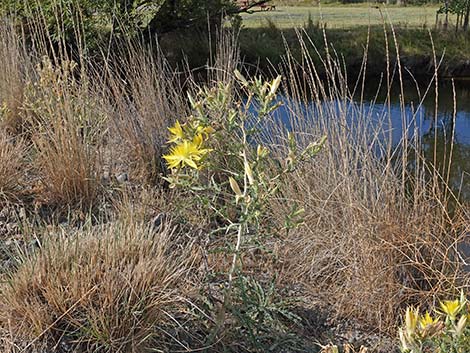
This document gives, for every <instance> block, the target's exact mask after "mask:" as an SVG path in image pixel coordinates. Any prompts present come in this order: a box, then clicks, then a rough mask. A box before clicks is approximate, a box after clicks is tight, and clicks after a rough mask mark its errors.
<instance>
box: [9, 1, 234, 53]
mask: <svg viewBox="0 0 470 353" xmlns="http://www.w3.org/2000/svg"><path fill="white" fill-rule="evenodd" d="M234 9H235V7H234V3H233V1H231V0H181V1H176V0H148V1H145V0H139V1H138V0H119V1H116V0H103V1H92V0H25V1H15V0H5V1H2V2H1V3H0V15H5V14H9V15H12V16H14V17H15V18H16V20H17V21H18V22H20V23H22V24H26V25H31V24H32V23H33V22H37V21H38V19H39V20H40V21H41V22H39V23H40V24H41V25H42V22H44V24H45V25H46V27H47V30H48V33H49V34H50V35H51V37H52V39H53V40H54V41H59V40H65V41H66V42H67V43H69V44H73V43H75V41H77V37H78V35H79V36H81V39H85V42H86V43H87V45H89V46H90V45H93V44H97V43H96V42H97V41H98V40H99V38H100V36H102V35H103V34H106V33H108V32H109V31H112V33H113V35H119V34H120V33H121V34H124V35H126V36H128V35H135V34H137V33H139V32H142V33H144V34H146V35H147V34H151V35H152V34H156V33H165V32H169V31H173V30H176V29H180V28H187V27H199V28H207V21H208V20H210V21H215V22H220V20H221V19H222V17H223V16H224V15H225V14H227V13H228V12H233V10H234Z"/></svg>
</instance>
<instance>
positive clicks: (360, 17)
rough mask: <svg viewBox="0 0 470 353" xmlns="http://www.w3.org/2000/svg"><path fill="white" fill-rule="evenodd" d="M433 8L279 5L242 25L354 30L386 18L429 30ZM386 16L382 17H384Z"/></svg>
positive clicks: (245, 17)
mask: <svg viewBox="0 0 470 353" xmlns="http://www.w3.org/2000/svg"><path fill="white" fill-rule="evenodd" d="M437 9H438V7H434V6H419V7H418V6H409V7H387V8H386V9H385V8H383V7H381V10H380V9H379V7H378V6H375V5H367V4H366V5H353V6H338V5H336V6H335V5H328V6H322V7H319V6H277V7H276V10H274V11H259V12H255V13H252V14H243V24H244V25H245V26H246V27H248V28H256V27H262V26H265V25H266V24H267V22H268V20H272V21H273V22H274V23H275V24H276V26H278V27H281V28H289V27H299V26H303V25H304V24H306V23H307V22H308V19H309V16H310V18H311V19H312V21H313V23H315V24H316V23H324V24H326V26H327V27H329V28H351V27H355V26H367V25H369V24H370V25H377V24H381V23H383V19H382V18H385V20H386V21H387V22H391V23H393V24H395V25H401V26H410V27H430V26H433V25H434V23H435V20H436V11H437ZM382 14H383V17H382Z"/></svg>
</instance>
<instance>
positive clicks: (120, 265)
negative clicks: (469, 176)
mask: <svg viewBox="0 0 470 353" xmlns="http://www.w3.org/2000/svg"><path fill="white" fill-rule="evenodd" d="M37 40H39V39H37ZM232 40H233V39H232V38H231V37H230V36H227V37H224V38H223V39H221V44H220V46H219V51H218V53H217V59H216V60H214V62H215V64H214V66H215V67H212V68H211V69H209V75H208V76H210V77H211V78H212V79H213V80H218V81H223V82H231V81H233V80H234V79H233V77H232V72H233V70H234V69H235V68H236V67H237V66H238V65H239V62H238V56H237V50H236V46H235V45H234V42H231V41H232ZM24 45H25V44H23V43H22V41H21V38H20V36H19V35H18V34H17V33H16V32H15V30H14V28H13V27H12V26H9V25H8V24H2V25H0V104H3V108H2V111H1V114H2V115H0V117H1V126H2V127H1V129H2V130H1V131H0V193H1V194H2V200H3V196H6V198H8V200H9V201H12V200H14V201H15V203H14V205H13V207H14V208H15V207H16V208H18V207H22V208H23V209H24V210H25V211H24V212H25V214H27V216H28V217H29V218H28V221H26V220H23V222H29V224H28V226H23V227H22V228H21V231H20V235H21V236H20V240H19V241H18V242H17V243H15V244H17V245H16V248H15V249H14V251H11V252H8V254H10V255H9V256H10V258H9V261H13V262H14V264H15V265H14V266H12V267H10V268H9V270H8V272H5V273H3V274H2V276H0V278H6V279H7V280H5V281H4V282H2V283H1V284H0V286H1V287H0V333H1V338H2V340H1V341H0V342H1V343H0V344H3V347H2V351H5V352H27V351H33V350H32V349H33V348H34V349H37V351H40V352H42V351H43V352H46V351H48V352H49V351H58V352H59V351H60V352H72V351H74V352H94V351H105V352H145V351H152V350H153V351H191V349H197V350H206V351H214V352H220V351H265V349H266V350H267V349H268V348H267V347H271V348H272V350H273V351H282V352H285V351H287V350H288V349H290V350H292V351H299V350H300V349H304V351H315V347H316V345H315V342H314V341H317V340H322V339H326V338H325V337H323V336H322V334H323V332H320V330H319V329H318V328H312V326H309V324H311V322H310V323H309V318H307V317H304V316H302V313H303V312H306V311H307V310H310V311H313V312H315V311H321V310H325V306H326V307H327V308H328V309H327V313H326V314H327V315H328V316H330V317H335V318H337V320H339V321H341V320H346V319H347V320H348V321H352V322H355V323H359V324H360V327H361V328H362V330H363V331H364V332H375V333H377V332H379V333H380V334H382V335H383V336H384V337H387V336H388V337H394V335H395V329H396V324H397V321H398V320H399V314H400V313H401V310H402V309H403V307H404V306H406V305H407V304H420V305H422V306H425V305H426V304H427V303H431V302H433V301H435V300H436V298H438V297H439V296H441V295H443V294H450V293H455V292H456V291H457V290H458V289H459V288H466V286H467V285H468V274H467V273H466V272H464V271H463V264H464V263H463V261H462V259H461V258H460V257H459V256H458V255H459V254H458V251H457V250H458V246H459V245H460V244H461V243H462V242H463V241H464V237H465V235H466V234H467V233H468V231H469V227H470V222H469V219H468V214H467V213H466V212H467V211H466V209H465V208H464V207H463V206H462V205H461V204H460V203H459V202H458V201H457V200H455V199H453V197H452V194H451V193H450V192H449V191H448V190H447V189H446V185H445V183H443V182H442V180H441V179H442V178H440V176H439V175H440V174H439V173H438V172H437V171H434V170H433V169H432V168H431V167H430V166H429V164H428V163H427V162H426V161H424V160H423V158H422V153H421V149H420V141H419V138H415V139H413V140H411V141H408V140H406V141H405V140H403V141H402V143H401V144H400V145H399V146H392V145H391V141H389V140H388V139H387V136H388V132H387V121H388V118H387V112H384V115H383V116H382V117H380V118H379V121H378V122H377V121H376V122H374V123H372V122H371V121H372V119H371V117H370V116H368V115H367V114H365V113H364V110H363V109H362V107H361V106H360V105H359V106H351V104H350V102H351V96H352V94H353V93H352V92H351V91H350V88H349V87H348V84H347V80H346V78H345V77H343V76H342V72H341V70H340V69H339V66H338V65H337V62H336V61H335V60H333V59H332V58H326V61H325V68H326V72H327V73H328V76H327V77H326V78H320V77H318V76H317V74H316V72H317V71H316V68H315V67H313V66H312V60H311V58H310V57H309V56H308V54H305V60H304V66H303V68H302V70H303V71H302V72H301V71H300V70H297V68H296V66H295V65H294V64H293V63H292V64H288V65H285V66H284V71H283V73H284V74H283V77H284V82H283V87H284V93H285V95H287V96H290V97H292V98H295V99H296V100H295V101H288V102H287V103H286V106H287V107H286V108H287V111H288V112H289V116H290V119H291V122H290V125H291V126H292V127H293V130H294V131H295V137H296V139H297V141H298V143H299V145H307V144H308V143H309V142H311V141H312V140H315V139H317V138H318V137H319V136H322V135H325V134H326V135H327V136H328V140H327V141H328V142H327V143H326V145H325V146H324V148H323V150H322V151H321V152H320V154H319V155H318V156H317V157H315V158H313V159H312V160H310V161H308V162H307V163H305V164H303V165H302V166H301V167H300V168H299V169H298V170H297V171H295V172H294V173H293V174H290V175H289V176H288V179H279V180H281V182H279V194H277V196H276V197H275V198H272V199H270V200H269V209H270V211H269V219H268V221H267V222H268V223H270V225H271V226H272V229H276V230H277V231H276V232H273V233H274V234H272V236H270V237H268V238H262V242H263V244H261V245H260V246H259V247H257V248H255V249H252V251H249V252H247V253H246V254H245V255H244V258H243V260H244V262H245V263H246V264H247V266H246V268H247V269H248V270H249V272H250V276H251V278H254V279H256V280H257V281H258V282H254V281H246V282H242V284H240V286H241V287H239V288H237V289H234V290H233V293H239V294H240V298H238V300H235V303H234V302H231V303H229V302H227V301H224V300H223V296H222V294H221V293H222V290H221V288H222V287H223V286H224V285H225V280H226V278H224V277H223V276H221V273H224V272H227V268H228V267H229V266H230V261H229V260H228V257H227V252H226V253H223V252H221V251H220V244H221V242H220V239H216V240H214V239H213V238H211V237H210V236H209V234H210V233H211V231H212V230H213V229H211V227H217V226H218V225H217V223H214V220H213V218H214V216H213V215H212V214H211V212H212V210H210V209H209V210H207V209H196V208H194V205H195V204H194V203H193V202H192V201H193V200H191V199H188V197H187V196H186V195H185V194H184V193H178V191H177V190H171V189H168V186H167V185H166V184H165V182H164V180H163V179H162V176H163V175H164V174H165V173H167V171H166V169H165V167H164V163H163V162H162V158H161V155H162V153H163V152H164V151H165V150H166V149H167V147H166V146H165V141H166V140H167V130H166V127H168V126H169V125H170V124H172V123H173V122H174V121H175V120H176V119H183V117H184V116H187V115H188V114H190V113H191V109H190V106H189V104H188V102H187V99H186V92H188V91H189V92H193V91H196V89H197V87H196V83H194V81H193V80H191V79H188V80H187V81H185V84H184V85H181V81H180V78H179V77H178V75H177V74H176V73H175V72H172V71H171V69H170V68H169V66H168V65H167V63H166V62H165V60H164V59H163V58H162V57H161V55H160V54H158V55H156V54H154V53H153V54H152V52H151V51H147V49H145V48H143V47H142V46H140V45H137V44H135V43H132V44H129V43H126V44H122V48H123V49H122V52H121V53H117V54H116V58H115V59H111V60H109V61H108V66H106V67H103V68H101V69H100V70H98V68H96V67H93V65H91V63H89V62H86V61H85V62H82V63H80V64H81V66H80V67H75V64H74V63H72V62H71V61H69V60H66V57H60V56H59V57H60V58H61V59H60V60H59V59H56V60H51V59H44V57H45V56H44V54H45V53H44V52H42V51H41V50H39V49H36V50H33V51H28V54H27V55H26V54H25V52H27V51H26V47H24ZM41 47H42V46H41V45H37V46H36V48H41ZM305 53H308V50H305ZM31 63H33V64H31ZM300 72H301V74H300ZM208 84H209V85H214V86H215V84H214V82H212V81H210V82H209V83H208ZM306 87H308V88H306ZM358 87H359V88H358V89H360V87H361V81H359V86H358ZM234 97H235V99H234V100H236V97H237V95H235V93H234ZM306 100H310V101H312V102H313V103H312V104H313V107H314V109H312V111H305V110H304V109H302V107H301V106H300V105H299V104H298V103H295V102H296V101H297V102H303V101H306ZM218 113H220V112H218ZM352 117H354V118H353V119H352ZM351 121H352V122H351ZM274 126H275V128H273V130H272V131H273V133H272V134H271V136H270V139H271V141H272V144H271V145H269V147H270V148H271V149H272V151H278V152H279V154H282V153H283V152H284V151H285V148H286V145H287V142H286V139H287V136H286V135H285V134H284V133H283V132H282V130H281V128H280V126H279V124H276V123H274ZM278 130H279V131H280V132H279V134H277V133H275V132H274V131H278ZM264 143H265V141H264ZM403 166H405V168H403ZM408 166H411V168H408ZM120 173H125V174H126V175H128V177H127V178H126V179H128V180H124V179H122V178H121V179H120V178H116V175H119V174H120ZM444 175H445V174H444ZM118 179H119V180H118ZM26 195H27V196H28V197H26ZM293 203H296V204H297V205H299V207H302V208H304V209H305V212H304V214H303V222H302V224H301V225H300V226H299V227H297V228H294V229H290V230H289V231H286V230H285V229H283V223H284V221H285V218H286V215H287V214H289V212H290V210H291V208H292V204H293ZM2 204H5V207H12V206H11V203H10V204H8V205H10V206H7V204H6V203H2ZM450 205H452V211H451V207H450ZM44 210H48V212H49V213H52V212H58V213H60V214H61V215H62V216H61V217H58V218H54V217H43V215H44ZM64 211H65V212H64ZM46 213H47V212H46ZM75 213H79V214H80V216H79V217H78V219H79V220H80V222H74V220H76V219H77V218H76V217H74V215H75ZM64 214H65V216H64ZM64 217H66V222H65V224H64V222H62V223H61V224H60V225H58V224H56V223H55V222H53V221H51V219H52V220H54V219H62V220H63V219H64ZM9 236H10V235H9V234H8V233H6V234H0V237H1V238H0V242H3V244H4V245H0V246H5V247H6V246H7V245H6V244H7V241H8V240H9V239H8V237H9ZM31 239H35V244H36V246H31V244H30V243H29V241H30V240H31ZM222 243H223V242H222ZM0 244H2V243H0ZM228 254H229V255H230V254H231V253H230V252H228ZM268 265H269V266H268ZM0 268H2V267H0ZM235 283H236V282H235ZM269 283H272V285H273V286H276V291H274V289H272V288H274V287H270V284H269ZM243 286H245V287H243ZM240 288H241V289H240ZM238 291H239V292H238ZM254 298H256V300H255V299H254ZM319 302H320V303H323V305H320V306H318V305H317V303H319ZM236 305H238V307H241V308H242V309H243V310H239V311H238V312H237V311H235V310H233V307H236ZM242 305H245V306H242ZM255 309H256V310H257V311H255V312H256V315H255V314H253V317H254V319H253V317H250V319H252V320H254V321H256V320H260V322H265V321H261V320H267V319H266V317H268V319H269V320H268V321H266V322H269V324H270V326H269V327H270V328H272V332H271V334H272V336H276V335H277V336H281V334H280V332H281V333H283V334H285V337H287V339H286V340H285V341H282V344H280V343H279V342H278V341H275V340H274V338H273V337H269V332H268V334H267V335H266V336H262V337H261V333H260V332H261V331H260V330H259V329H258V328H256V330H254V331H253V330H252V331H250V332H251V334H253V332H257V333H258V334H259V335H260V336H259V337H257V336H256V337H254V340H255V341H259V342H258V343H259V344H266V346H262V347H260V346H256V345H255V346H250V345H249V343H248V342H250V341H249V339H247V338H246V337H247V334H246V331H247V326H249V324H247V323H246V322H245V321H243V320H242V319H243V317H244V315H245V316H246V315H249V313H250V310H255ZM273 312H276V313H281V314H282V315H278V316H276V315H273V314H272V313H273ZM260 313H263V314H260ZM289 313H292V314H293V315H291V316H289ZM294 314H295V315H294ZM262 315H264V316H262ZM319 317H321V315H320V316H319ZM240 318H241V319H240ZM262 318H263V319H262ZM291 318H294V319H292V320H290V319H291ZM288 319H289V320H290V321H289V320H288ZM318 320H320V319H319V318H318ZM247 322H248V323H250V322H251V323H252V321H247ZM315 324H318V325H319V326H321V325H322V324H321V323H315ZM286 331H287V332H286ZM265 334H266V332H264V331H263V335H265ZM248 337H249V335H248ZM252 338H253V337H252ZM276 338H278V337H276ZM283 338H284V336H283ZM325 343H326V342H325ZM268 344H269V346H268ZM276 345H277V346H276ZM41 347H47V349H49V350H46V348H42V349H43V350H41ZM299 347H303V348H299ZM305 347H308V348H305ZM389 348H390V347H389Z"/></svg>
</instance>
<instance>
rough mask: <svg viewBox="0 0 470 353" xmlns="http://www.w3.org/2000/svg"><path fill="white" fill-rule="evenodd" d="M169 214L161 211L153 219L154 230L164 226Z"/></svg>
mask: <svg viewBox="0 0 470 353" xmlns="http://www.w3.org/2000/svg"><path fill="white" fill-rule="evenodd" d="M168 218H169V217H168V215H167V214H166V213H163V212H162V213H159V214H158V215H157V216H156V217H155V218H154V219H153V220H152V230H153V231H158V230H160V229H161V228H162V226H163V225H164V224H165V223H166V222H167V221H168Z"/></svg>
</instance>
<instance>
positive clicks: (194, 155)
mask: <svg viewBox="0 0 470 353" xmlns="http://www.w3.org/2000/svg"><path fill="white" fill-rule="evenodd" d="M200 147H201V146H200V145H198V144H197V143H194V142H191V141H186V140H185V141H183V142H181V143H180V144H178V145H176V146H175V147H173V148H172V149H171V151H170V154H168V155H164V156H163V158H165V160H166V162H167V163H168V167H169V168H171V169H175V168H180V167H184V166H188V167H191V168H194V169H198V168H199V166H198V164H197V163H196V162H199V161H200V160H201V158H202V157H204V156H205V155H206V154H207V153H208V152H209V150H208V149H201V148H200Z"/></svg>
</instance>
